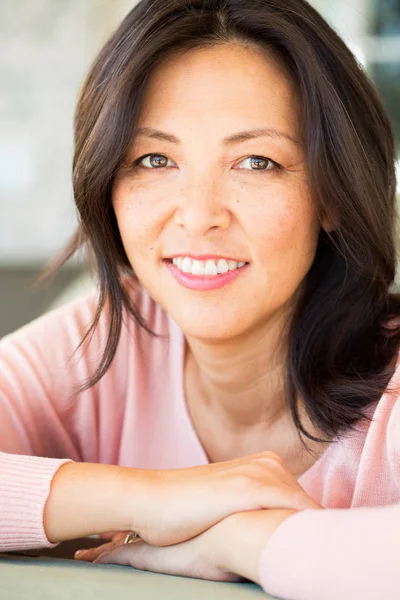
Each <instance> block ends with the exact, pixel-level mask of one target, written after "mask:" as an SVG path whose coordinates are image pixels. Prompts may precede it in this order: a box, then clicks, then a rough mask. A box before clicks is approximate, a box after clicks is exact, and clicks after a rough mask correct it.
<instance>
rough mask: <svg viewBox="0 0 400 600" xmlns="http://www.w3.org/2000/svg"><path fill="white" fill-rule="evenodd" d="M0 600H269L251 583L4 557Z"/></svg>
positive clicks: (45, 559)
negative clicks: (131, 599) (110, 599)
mask: <svg viewBox="0 0 400 600" xmlns="http://www.w3.org/2000/svg"><path fill="white" fill-rule="evenodd" d="M0 582H1V583H0V598H1V600H25V599H28V598H29V600H36V599H37V600H39V599H40V600H54V599H57V600H78V599H79V600H81V599H84V600H94V599H96V600H103V599H104V600H106V599H109V598H113V599H114V598H115V599H117V598H118V599H124V600H125V599H127V600H128V599H129V598H134V599H135V600H142V599H146V600H158V599H159V600H161V599H162V600H168V599H171V600H172V599H174V600H179V598H181V599H182V600H197V599H198V600H200V599H201V600H205V599H207V600H213V599H214V598H215V599H218V600H225V599H226V600H262V599H264V600H265V599H268V598H270V599H271V598H272V596H269V595H268V594H265V592H263V590H262V589H261V588H260V587H259V586H258V585H256V584H253V583H225V582H218V581H206V580H203V579H192V578H189V577H174V576H171V575H162V574H159V573H151V572H149V571H139V570H137V569H133V568H132V567H122V566H118V565H97V564H92V563H84V562H80V561H74V560H69V559H60V558H48V557H41V558H31V557H24V556H17V557H16V556H3V557H2V558H1V559H0Z"/></svg>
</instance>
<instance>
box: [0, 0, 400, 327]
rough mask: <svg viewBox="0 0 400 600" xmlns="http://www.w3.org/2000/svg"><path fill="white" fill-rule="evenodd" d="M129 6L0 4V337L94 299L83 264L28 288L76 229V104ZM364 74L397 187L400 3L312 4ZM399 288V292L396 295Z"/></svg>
mask: <svg viewBox="0 0 400 600" xmlns="http://www.w3.org/2000/svg"><path fill="white" fill-rule="evenodd" d="M135 4H136V2H135V0H1V2H0V86H1V94H0V131H1V135H0V337H2V336H3V335H5V334H7V333H10V332H12V331H14V330H15V329H17V328H19V327H21V326H22V325H24V324H25V323H27V322H29V321H31V320H32V319H34V318H35V317H37V316H39V315H40V314H42V313H43V312H45V311H47V310H49V309H51V308H53V307H55V306H58V305H60V304H62V303H63V302H66V301H68V300H69V299H71V298H74V297H77V296H79V295H81V294H85V293H87V291H89V290H91V289H93V285H94V282H93V281H91V279H90V277H88V275H87V273H86V271H85V266H84V261H83V260H82V259H81V258H79V257H78V258H75V259H73V260H71V261H70V263H69V264H68V265H66V266H65V267H64V268H63V269H62V270H61V271H60V272H59V273H58V274H57V275H56V276H55V277H54V278H53V279H52V280H51V281H49V282H47V283H46V284H44V285H42V286H41V287H39V288H34V287H32V283H33V281H34V279H35V277H36V276H37V275H38V273H39V272H40V270H41V269H42V267H43V265H44V264H45V263H46V262H47V261H48V260H49V259H50V258H51V257H52V256H53V255H54V254H55V253H56V252H57V250H59V249H60V248H61V247H62V246H63V245H64V244H65V243H66V242H67V240H68V238H69V236H70V235H71V233H72V232H73V230H74V228H75V226H76V222H77V221H76V214H75V209H74V203H73V196H72V187H71V161H72V135H73V134H72V121H73V113H74V106H75V101H76V97H77V94H78V91H79V87H80V85H81V83H82V80H83V78H84V76H85V73H86V71H87V69H88V67H89V65H90V63H91V62H92V60H93V58H94V56H95V55H96V54H97V52H98V51H99V50H100V48H101V47H102V45H103V44H104V42H105V41H106V39H107V37H108V36H109V35H110V33H111V32H112V31H113V30H114V29H115V27H116V26H117V25H118V23H119V22H120V20H121V19H122V18H123V17H124V15H125V14H126V13H127V12H128V11H129V10H130V9H131V8H132V7H133V6H134V5H135ZM311 4H313V5H314V6H315V7H316V8H317V10H319V11H320V12H321V13H322V15H323V16H324V17H325V18H326V19H327V20H328V22H329V23H330V24H331V25H332V26H333V27H334V28H335V29H336V30H337V31H338V33H339V34H340V35H341V36H342V38H343V39H344V40H345V42H346V43H347V44H348V45H349V46H350V48H351V49H352V50H353V52H355V54H356V55H357V57H358V59H359V60H360V61H361V62H362V64H363V65H364V66H365V67H366V68H367V70H368V72H369V73H370V74H371V76H372V78H373V79H374V80H375V82H376V84H377V86H378V88H379V89H380V91H381V93H382V95H383V97H384V100H385V103H386V106H387V109H388V111H389V114H390V116H391V118H392V121H393V123H394V126H395V129H396V136H397V142H398V157H399V159H398V163H397V164H398V173H399V179H400V0H379V1H378V0H312V2H311ZM396 287H397V286H396Z"/></svg>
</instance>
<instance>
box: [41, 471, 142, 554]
mask: <svg viewBox="0 0 400 600" xmlns="http://www.w3.org/2000/svg"><path fill="white" fill-rule="evenodd" d="M132 471H133V469H129V468H127V467H117V466H113V465H103V464H97V463H76V462H71V463H66V464H64V465H62V466H61V467H60V468H59V469H58V471H57V472H56V473H55V475H54V477H53V480H52V483H51V490H50V494H49V497H48V499H47V502H46V505H45V508H44V513H43V525H44V529H45V533H46V536H47V538H48V540H49V541H50V542H52V543H56V542H61V541H64V540H70V539H75V538H78V537H85V536H88V535H93V534H97V533H103V532H104V531H119V530H121V531H122V530H126V529H129V526H130V524H131V520H132V510H130V506H129V502H130V501H131V500H132V496H131V495H130V488H131V480H132Z"/></svg>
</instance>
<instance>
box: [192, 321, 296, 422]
mask: <svg viewBox="0 0 400 600" xmlns="http://www.w3.org/2000/svg"><path fill="white" fill-rule="evenodd" d="M285 323H287V319H279V318H278V317H277V318H276V319H275V320H274V321H269V322H268V324H267V325H266V326H265V327H263V328H262V330H261V329H258V330H257V331H256V332H252V333H251V334H247V337H246V339H243V338H240V339H239V338H238V339H234V340H232V339H230V340H224V341H220V340H218V342H215V341H214V342H213V343H210V342H209V341H204V340H199V339H197V338H196V339H191V338H190V337H187V338H186V352H185V375H186V382H187V388H188V390H190V393H189V394H188V398H190V400H191V402H192V405H193V403H194V404H195V406H194V408H195V410H196V411H203V412H204V411H206V412H207V413H209V414H212V415H213V418H215V419H216V421H217V422H219V423H220V424H221V426H223V427H224V429H225V430H226V431H228V432H230V433H232V434H241V433H245V432H246V431H249V430H256V429H259V430H260V431H261V430H263V431H265V430H266V429H270V428H271V427H272V426H274V425H276V424H277V423H278V422H280V421H282V420H285V419H286V418H287V416H288V408H287V406H286V404H285V401H284V389H283V388H284V367H285V359H286V352H287V344H286V343H285V334H284V324H285Z"/></svg>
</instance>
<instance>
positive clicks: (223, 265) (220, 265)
mask: <svg viewBox="0 0 400 600" xmlns="http://www.w3.org/2000/svg"><path fill="white" fill-rule="evenodd" d="M217 269H218V273H227V272H228V271H229V265H228V263H227V261H226V260H225V259H224V258H220V259H219V261H218V262H217Z"/></svg>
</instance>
